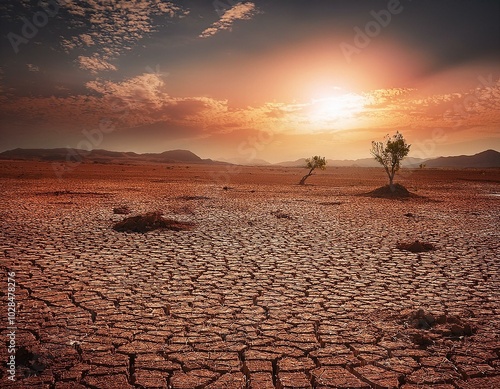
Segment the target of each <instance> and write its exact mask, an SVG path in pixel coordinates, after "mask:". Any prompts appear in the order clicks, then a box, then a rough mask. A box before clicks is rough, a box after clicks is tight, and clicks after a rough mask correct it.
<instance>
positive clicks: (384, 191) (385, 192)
mask: <svg viewBox="0 0 500 389" xmlns="http://www.w3.org/2000/svg"><path fill="white" fill-rule="evenodd" d="M365 196H368V197H375V198H386V199H405V198H410V197H420V196H418V195H416V194H414V193H411V192H410V191H408V189H406V188H405V187H404V186H403V185H401V184H395V185H394V187H393V188H392V189H391V186H390V185H385V186H382V187H380V188H377V189H374V190H372V191H371V192H368V193H366V194H365Z"/></svg>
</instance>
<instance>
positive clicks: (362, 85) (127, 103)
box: [0, 0, 500, 163]
mask: <svg viewBox="0 0 500 389" xmlns="http://www.w3.org/2000/svg"><path fill="white" fill-rule="evenodd" d="M0 8H1V19H0V25H1V27H0V28H1V30H2V38H1V39H2V43H1V62H0V151H4V150H8V149H13V148H17V147H23V148H39V147H43V148H53V147H71V148H88V147H92V148H96V149H99V148H101V149H108V150H117V151H135V152H161V151H165V150H171V149H179V148H180V149H189V150H191V151H193V152H194V153H196V154H198V155H199V156H201V157H203V158H213V159H226V160H232V161H239V162H246V163H250V162H252V161H254V160H257V159H264V160H267V161H269V162H279V161H285V160H295V159H298V158H301V157H308V156H311V155H315V154H319V155H322V156H326V157H327V158H332V159H354V158H366V157H369V156H370V154H369V149H370V143H371V141H372V140H382V138H383V137H384V135H385V134H387V133H394V132H395V131H396V130H399V131H400V132H402V133H403V135H404V136H405V137H406V138H407V140H408V142H409V143H411V144H412V151H411V153H410V156H414V157H421V158H430V157H434V156H440V155H458V154H474V153H477V152H480V151H483V150H486V149H491V148H493V149H496V150H500V23H499V15H500V2H499V1H498V0H475V1H472V0H470V1H465V0H453V1H452V0H413V1H411V0H401V1H397V0H390V1H335V0H330V1H328V0H312V1H311V0H308V1H306V0H300V1H299V0H286V1H285V0H283V1H281V0H255V1H234V0H220V1H215V2H212V1H201V0H189V1H188V0H185V1H172V2H169V1H162V0H142V1H137V0H136V1H115V0H89V1H77V0H58V1H56V0H42V1H41V2H39V1H28V0H21V1H19V2H18V1H13V2H8V4H7V2H2V4H1V5H0Z"/></svg>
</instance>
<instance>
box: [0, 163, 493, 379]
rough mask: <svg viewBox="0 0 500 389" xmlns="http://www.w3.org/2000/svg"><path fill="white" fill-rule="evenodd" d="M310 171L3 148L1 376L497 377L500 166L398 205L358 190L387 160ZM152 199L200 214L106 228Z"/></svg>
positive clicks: (408, 179) (426, 185)
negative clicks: (126, 229)
mask: <svg viewBox="0 0 500 389" xmlns="http://www.w3.org/2000/svg"><path fill="white" fill-rule="evenodd" d="M303 175H304V169H293V168H292V169H290V168H279V167H263V168H252V167H244V168H241V167H233V166H224V165H221V166H213V165H212V166H203V165H192V166H185V165H171V166H163V165H149V166H133V165H101V164H81V165H74V166H73V165H69V166H68V169H67V172H66V173H65V174H64V175H63V176H62V177H61V178H60V179H58V177H56V175H55V174H54V171H53V169H52V165H51V164H50V163H38V162H9V161H1V162H0V178H1V181H0V182H1V185H2V190H1V192H0V196H1V202H0V226H1V229H0V237H1V239H0V256H1V262H0V264H1V267H2V280H4V281H2V284H3V286H2V289H1V290H0V292H1V293H2V304H1V305H0V306H1V307H2V312H3V313H2V317H3V318H4V319H2V322H1V323H2V327H1V332H2V334H1V335H2V338H3V339H4V343H3V344H4V345H3V346H0V361H2V367H1V369H0V382H1V384H0V386H1V387H2V388H4V387H5V388H54V389H65V388H117V389H118V388H120V389H126V388H173V389H181V388H187V389H190V388H193V389H195V388H221V389H222V388H238V389H240V388H241V389H243V388H246V389H249V388H252V389H256V388H262V389H264V388H318V389H319V388H403V389H417V388H419V389H424V388H435V389H473V388H488V389H489V388H498V387H500V363H499V349H500V341H499V334H500V321H499V313H500V305H499V301H500V296H499V291H500V285H499V279H498V277H499V275H500V262H499V261H498V258H499V257H500V243H499V242H500V239H499V235H500V234H499V229H498V225H499V220H500V203H499V201H500V196H498V194H499V193H500V170H498V169H496V170H489V169H484V170H464V171H458V170H434V169H422V170H404V171H401V174H400V175H399V177H397V178H398V179H397V181H398V182H400V183H401V184H403V185H404V186H405V187H406V188H408V190H410V192H412V193H415V194H417V195H419V196H422V197H420V198H410V199H404V200H392V199H380V198H370V197H366V196H359V195H360V194H363V193H368V192H370V191H371V190H373V189H376V188H377V187H380V186H382V185H384V184H385V183H386V182H385V177H384V172H383V171H382V169H370V168H364V169H363V168H328V169H327V170H326V171H324V172H320V173H318V174H317V175H314V176H313V177H310V178H309V180H308V182H307V184H308V185H305V186H299V185H297V184H298V181H299V180H300V178H301V177H302V176H303ZM224 187H227V188H226V189H223V188H224ZM124 206H126V207H128V208H129V209H130V211H131V213H130V214H129V215H121V214H115V213H114V212H113V209H114V208H117V207H124ZM154 211H161V212H163V214H164V216H165V217H166V218H168V219H174V220H177V221H181V222H193V223H195V227H194V228H193V229H192V230H190V231H177V232H176V231H168V230H156V231H151V232H147V233H144V234H140V233H121V232H117V231H114V230H113V228H112V226H113V225H114V223H116V222H118V221H120V220H123V219H124V218H125V217H128V216H134V215H139V214H144V213H147V212H154ZM416 240H418V241H420V242H428V243H431V244H433V245H434V246H435V247H436V250H435V251H429V252H422V253H411V252H408V251H401V250H399V249H397V244H398V242H414V241H416ZM13 271H14V272H15V280H16V291H15V295H16V302H17V307H16V318H15V320H16V323H15V325H16V327H17V329H16V331H15V332H16V334H15V335H16V348H17V353H16V363H17V369H16V378H17V381H16V382H14V383H12V382H11V381H9V380H7V377H8V373H7V367H6V361H7V360H8V349H7V346H5V344H6V341H8V338H7V334H8V333H9V330H8V329H7V327H8V325H7V323H6V320H5V318H6V317H7V305H6V301H7V298H6V297H7V273H8V272H13Z"/></svg>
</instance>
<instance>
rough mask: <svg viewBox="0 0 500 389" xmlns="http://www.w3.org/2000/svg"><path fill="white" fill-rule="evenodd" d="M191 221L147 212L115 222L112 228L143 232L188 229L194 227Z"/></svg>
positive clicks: (119, 230) (122, 230) (120, 230)
mask: <svg viewBox="0 0 500 389" xmlns="http://www.w3.org/2000/svg"><path fill="white" fill-rule="evenodd" d="M194 226H195V224H194V223H192V222H182V221H177V220H173V219H165V218H164V217H163V216H162V213H161V212H148V213H145V214H142V215H138V216H131V217H127V218H125V219H123V220H122V221H120V222H118V223H116V224H115V225H114V226H113V229H114V230H115V231H118V232H140V233H145V232H148V231H153V230H161V229H163V230H172V231H189V230H192V229H193V228H194Z"/></svg>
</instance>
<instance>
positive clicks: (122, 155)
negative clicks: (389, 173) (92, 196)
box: [0, 148, 500, 168]
mask: <svg viewBox="0 0 500 389" xmlns="http://www.w3.org/2000/svg"><path fill="white" fill-rule="evenodd" d="M0 159H14V160H34V161H54V162H64V161H69V162H75V161H80V160H81V161H83V162H89V163H189V164H228V163H231V162H232V163H238V161H237V160H234V161H232V160H230V161H227V162H221V161H214V160H211V159H202V158H200V157H199V156H197V155H196V154H194V153H192V152H191V151H188V150H170V151H165V152H163V153H145V154H138V153H133V152H120V151H108V150H92V151H90V152H89V151H86V150H75V149H67V148H59V149H14V150H8V151H4V152H3V153H0ZM305 161H306V159H305V158H301V159H298V160H296V161H288V162H281V163H277V164H274V165H273V166H283V167H304V166H305V163H306V162H305ZM246 164H247V165H254V166H270V165H272V164H270V163H269V162H267V161H264V160H253V161H251V163H246ZM421 164H423V165H425V166H426V167H429V168H490V167H500V152H498V151H495V150H486V151H483V152H481V153H478V154H474V155H460V156H455V157H439V158H433V159H421V158H411V157H408V158H405V159H404V160H403V163H402V165H403V167H406V168H416V167H419V166H420V165H421ZM327 166H334V167H336V166H339V167H340V166H346V167H351V166H352V167H355V166H357V167H378V166H380V165H379V164H378V163H377V162H376V161H375V160H374V159H373V158H362V159H356V160H333V159H329V160H327Z"/></svg>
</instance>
